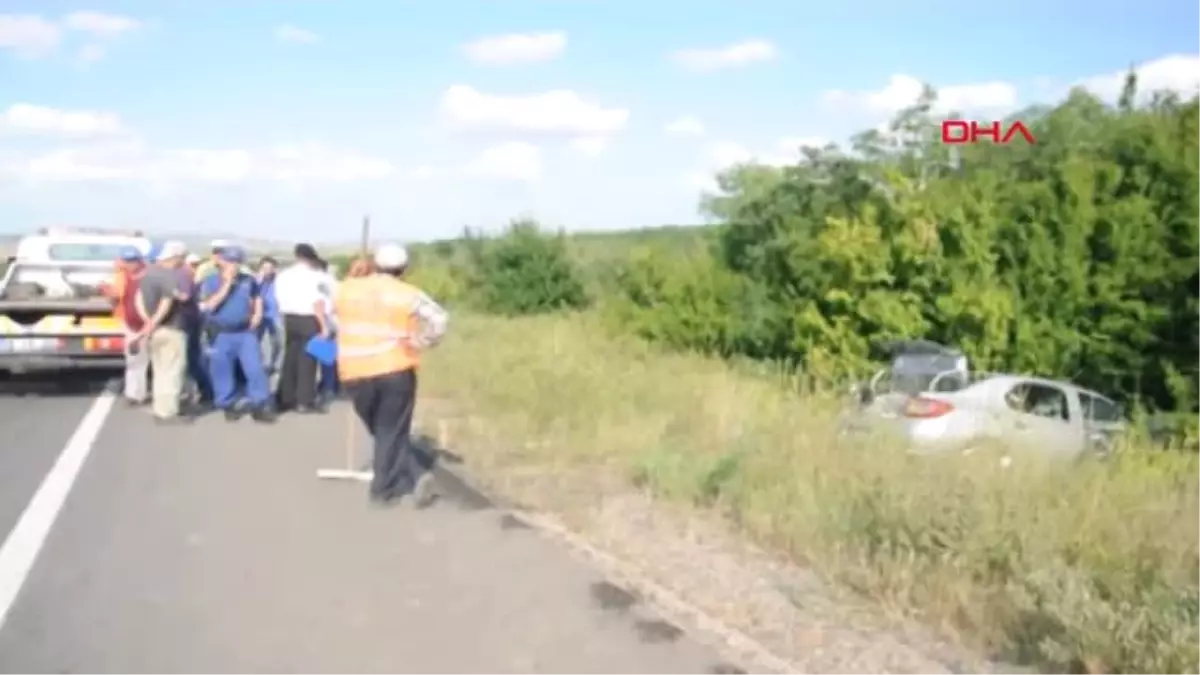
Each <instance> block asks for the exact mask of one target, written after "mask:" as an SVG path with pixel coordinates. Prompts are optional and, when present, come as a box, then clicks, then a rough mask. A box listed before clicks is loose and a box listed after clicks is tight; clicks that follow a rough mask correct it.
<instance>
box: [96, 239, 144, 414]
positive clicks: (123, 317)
mask: <svg viewBox="0 0 1200 675" xmlns="http://www.w3.org/2000/svg"><path fill="white" fill-rule="evenodd" d="M145 271H146V262H145V260H143V259H142V254H141V252H140V251H138V250H137V249H136V248H134V247H132V246H131V247H129V248H127V249H126V250H124V251H122V252H121V259H120V260H118V261H117V271H116V274H115V275H114V276H113V282H112V283H111V284H109V285H107V286H106V287H105V288H104V291H105V294H106V295H108V297H109V298H110V299H112V301H113V318H115V319H116V320H117V321H119V322H121V325H122V326H123V327H124V328H125V402H126V403H128V404H129V405H132V406H139V405H144V404H145V403H146V402H147V401H148V400H149V397H150V392H149V389H148V387H147V375H148V373H149V370H150V356H149V354H148V353H147V352H146V350H145V349H144V348H143V347H144V345H140V344H136V343H134V342H133V341H132V340H131V339H130V338H132V336H133V335H135V334H136V333H137V332H138V331H139V330H141V329H142V326H143V324H144V323H145V320H144V319H143V317H142V315H141V314H140V313H138V310H137V293H138V282H139V281H140V280H141V278H142V275H143V274H144V273H145Z"/></svg>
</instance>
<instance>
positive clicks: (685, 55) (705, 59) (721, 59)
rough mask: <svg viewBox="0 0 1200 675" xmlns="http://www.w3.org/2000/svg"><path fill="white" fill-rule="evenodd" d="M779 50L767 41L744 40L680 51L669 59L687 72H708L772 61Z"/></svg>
mask: <svg viewBox="0 0 1200 675" xmlns="http://www.w3.org/2000/svg"><path fill="white" fill-rule="evenodd" d="M777 56H779V50H778V49H776V48H775V45H774V44H773V43H772V42H770V41H768V40H745V41H743V42H737V43H734V44H731V45H726V46H724V47H713V48H700V49H681V50H679V51H676V52H674V53H673V54H671V59H672V60H674V61H675V62H676V63H678V64H680V65H682V66H683V67H684V68H687V69H689V70H694V71H699V72H708V71H713V70H720V69H723V68H738V67H741V66H748V65H750V64H753V63H762V62H765V61H773V60H775V58H776V57H777Z"/></svg>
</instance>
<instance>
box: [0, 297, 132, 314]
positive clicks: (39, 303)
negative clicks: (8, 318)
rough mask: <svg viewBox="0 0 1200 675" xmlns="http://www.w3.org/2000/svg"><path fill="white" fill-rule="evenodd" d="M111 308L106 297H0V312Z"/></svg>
mask: <svg viewBox="0 0 1200 675" xmlns="http://www.w3.org/2000/svg"><path fill="white" fill-rule="evenodd" d="M112 308H113V305H112V301H111V300H109V299H108V298H65V299H62V300H53V299H49V298H31V299H29V300H3V299H0V314H3V313H4V312H46V313H47V314H59V313H61V314H70V313H78V314H106V313H108V312H111V311H112Z"/></svg>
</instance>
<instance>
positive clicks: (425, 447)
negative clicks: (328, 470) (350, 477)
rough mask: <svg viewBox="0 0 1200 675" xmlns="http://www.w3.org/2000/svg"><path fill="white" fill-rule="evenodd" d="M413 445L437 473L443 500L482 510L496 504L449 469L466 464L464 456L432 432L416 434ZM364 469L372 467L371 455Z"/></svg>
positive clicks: (422, 461)
mask: <svg viewBox="0 0 1200 675" xmlns="http://www.w3.org/2000/svg"><path fill="white" fill-rule="evenodd" d="M412 444H413V453H414V454H415V455H416V457H417V461H418V462H420V464H421V466H422V467H423V468H424V469H425V470H426V471H432V472H433V475H434V478H435V479H436V481H437V486H438V488H439V489H438V492H439V495H440V497H441V499H443V500H445V501H448V502H450V503H451V504H454V505H455V506H457V507H458V508H460V509H462V510H464V511H480V510H483V509H490V508H492V507H493V506H495V503H494V502H492V500H491V499H490V498H489V497H488V496H487V495H485V494H483V493H482V492H480V491H479V490H476V489H475V488H474V487H471V485H470V484H468V483H467V482H466V481H464V480H463V479H462V478H460V477H459V475H458V474H457V473H456V472H454V471H452V470H450V469H447V468H446V466H455V465H461V464H463V463H464V462H463V458H462V455H459V454H457V453H455V452H452V451H451V450H449V449H447V448H442V447H438V442H437V439H435V438H433V437H432V436H429V435H428V434H414V435H413V439H412ZM362 470H363V471H370V470H371V460H370V458H368V459H367V460H366V462H365V463H364V465H363V467H362Z"/></svg>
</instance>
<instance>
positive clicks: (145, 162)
mask: <svg viewBox="0 0 1200 675" xmlns="http://www.w3.org/2000/svg"><path fill="white" fill-rule="evenodd" d="M5 169H6V170H7V172H8V173H11V174H14V175H16V176H17V177H19V178H23V179H25V180H28V181H32V182H42V183H54V182H58V183H62V182H97V181H140V182H145V183H152V184H160V185H161V184H167V183H238V182H246V181H271V182H282V183H297V182H360V181H370V180H380V179H386V178H392V177H395V176H398V175H400V174H399V171H398V170H397V169H396V167H395V166H394V165H393V164H392V163H391V162H389V161H387V160H385V159H380V158H376V157H369V156H366V155H360V154H357V153H354V152H348V151H342V150H337V149H333V148H329V147H325V146H322V145H317V144H299V145H283V146H278V147H274V148H267V149H259V150H251V149H244V148H184V149H178V150H166V151H161V152H156V151H153V150H152V149H150V148H147V147H146V146H145V145H143V144H141V143H139V142H127V143H115V144H107V145H100V146H88V147H78V148H65V149H61V150H56V151H54V152H50V153H46V154H43V155H38V156H36V157H33V158H30V159H27V160H25V161H21V162H16V163H13V164H9V165H8V166H7V167H5Z"/></svg>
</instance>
